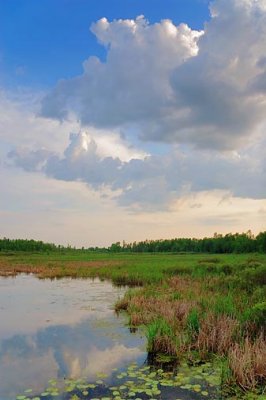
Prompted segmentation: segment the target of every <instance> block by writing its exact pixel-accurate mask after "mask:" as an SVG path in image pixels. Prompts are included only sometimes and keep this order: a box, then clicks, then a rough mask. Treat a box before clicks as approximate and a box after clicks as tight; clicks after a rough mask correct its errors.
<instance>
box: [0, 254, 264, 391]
mask: <svg viewBox="0 0 266 400" xmlns="http://www.w3.org/2000/svg"><path fill="white" fill-rule="evenodd" d="M20 272H27V273H31V272H33V273H35V274H37V275H38V276H39V277H40V278H46V277H50V278H55V277H58V278H59V277H63V276H72V277H84V278H85V277H95V276H99V277H101V278H108V279H111V280H113V282H115V283H116V284H127V285H131V286H135V285H137V286H140V287H139V288H137V289H136V288H134V289H130V290H129V291H128V292H127V294H126V296H125V297H124V298H123V299H122V300H121V301H119V303H118V304H117V305H116V310H117V311H121V310H125V311H127V312H128V314H129V318H130V324H131V325H132V326H141V325H142V326H144V329H145V332H146V335H147V339H148V350H149V352H150V353H151V354H153V355H155V356H156V355H158V354H164V355H170V356H175V357H177V358H183V357H186V358H187V359H188V360H189V362H190V363H191V364H193V363H194V364H195V363H198V362H200V360H208V359H209V358H210V357H212V356H213V355H215V356H217V357H219V359H221V360H223V383H224V389H225V390H229V391H230V390H232V388H234V387H238V388H240V390H241V391H242V392H248V393H252V392H253V393H256V392H257V393H264V391H265V383H266V361H265V360H266V341H265V335H266V332H265V331H266V301H265V299H266V256H265V255H262V254H258V255H256V254H255V255H254V254H252V255H249V254H246V255H245V254H241V255H234V254H230V255H202V254H194V255H193V254H192V255H189V254H183V255H181V254H141V255H139V254H96V253H77V252H76V253H75V252H73V253H66V254H63V253H62V254H57V253H56V254H52V253H51V254H19V253H16V254H15V253H14V254H12V253H9V254H1V255H0V274H1V275H5V276H9V275H16V274H17V273H20Z"/></svg>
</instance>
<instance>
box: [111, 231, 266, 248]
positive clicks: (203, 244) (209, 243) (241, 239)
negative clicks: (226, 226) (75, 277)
mask: <svg viewBox="0 0 266 400" xmlns="http://www.w3.org/2000/svg"><path fill="white" fill-rule="evenodd" d="M109 251H111V252H135V253H146V252H147V253H167V252H169V253H188V252H190V253H253V252H260V253H266V231H265V232H261V233H259V234H258V235H257V236H254V235H252V233H251V231H248V232H247V233H235V234H232V233H228V234H226V235H224V236H223V235H221V234H217V233H215V234H214V236H213V237H212V238H204V239H195V238H194V239H191V238H176V239H165V240H144V241H142V242H133V243H125V242H123V243H122V245H121V243H120V242H117V243H113V244H112V245H111V246H110V247H109Z"/></svg>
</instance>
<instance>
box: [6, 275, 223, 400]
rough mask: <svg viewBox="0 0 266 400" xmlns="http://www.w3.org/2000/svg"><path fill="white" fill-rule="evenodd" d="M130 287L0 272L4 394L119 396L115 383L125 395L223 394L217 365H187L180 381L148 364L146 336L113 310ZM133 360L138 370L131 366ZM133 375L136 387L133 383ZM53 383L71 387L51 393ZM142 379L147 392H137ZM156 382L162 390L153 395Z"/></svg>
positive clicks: (195, 398) (166, 398)
mask: <svg viewBox="0 0 266 400" xmlns="http://www.w3.org/2000/svg"><path fill="white" fill-rule="evenodd" d="M124 292H125V289H122V288H117V287H114V286H113V285H112V284H111V283H110V282H102V281H100V280H98V279H95V280H90V279H69V278H63V279H60V280H56V279H55V280H48V279H47V280H39V279H37V278H36V277H34V276H32V275H23V274H22V275H18V276H17V277H12V278H11V277H10V278H1V277H0V400H13V399H16V396H17V395H18V394H20V395H22V397H21V398H23V396H25V398H29V399H33V398H34V397H35V396H37V397H38V398H40V399H41V400H42V399H47V400H50V399H53V398H54V399H63V400H68V399H77V398H79V399H86V400H87V399H91V398H92V397H93V398H97V399H98V398H99V399H101V398H106V399H107V398H110V399H113V398H119V399H121V398H122V397H120V396H117V395H115V394H114V393H116V392H117V389H114V388H113V389H112V390H110V387H112V386H113V387H114V386H115V385H116V387H117V388H118V390H120V389H119V387H122V388H123V387H124V388H123V389H121V391H122V392H123V393H124V395H123V398H127V399H128V398H136V399H137V398H138V399H139V398H141V399H150V398H154V397H155V398H156V399H163V400H174V399H182V400H189V399H190V400H199V399H203V398H204V399H206V398H207V399H217V398H218V397H217V396H216V394H215V390H214V389H213V387H214V386H215V380H216V379H217V376H215V374H214V372H213V369H212V366H211V365H206V366H203V367H201V366H200V367H198V368H197V369H195V370H194V371H192V369H191V368H189V367H188V366H184V367H183V368H182V367H181V368H180V369H179V370H178V372H177V375H175V376H174V378H173V379H174V380H175V382H177V384H178V386H175V387H173V385H172V383H171V382H170V381H168V377H167V376H166V377H165V373H164V372H163V370H160V369H159V370H156V371H155V372H154V367H151V368H153V369H152V370H151V369H149V367H147V354H146V352H145V347H146V341H145V338H144V337H143V335H141V333H140V332H137V333H132V332H130V330H129V329H128V327H127V326H126V322H127V318H126V316H123V315H121V316H119V317H117V316H116V314H115V313H114V310H113V305H114V303H115V302H116V300H117V299H118V298H119V297H121V296H123V294H124ZM132 363H135V366H133V370H132V369H127V368H128V366H129V365H131V366H130V367H129V368H132ZM158 371H159V372H158ZM160 371H161V372H160ZM99 373H100V374H101V375H102V376H100V375H99ZM155 374H156V376H155ZM160 374H161V375H160ZM80 378H82V379H83V382H81V381H80ZM69 379H71V380H73V381H68V380H69ZM101 379H104V382H102V383H101ZM129 379H131V380H132V381H134V380H135V381H137V386H136V385H133V386H130V385H131V384H130V382H129V381H128V380H129ZM205 379H208V382H205V383H203V381H204V380H205ZM49 380H50V383H49ZM51 380H52V381H51ZM158 380H159V382H160V383H158ZM156 381H157V383H156ZM51 382H52V383H51ZM73 382H75V383H73ZM89 382H91V383H92V382H95V383H97V382H98V383H97V387H96V388H95V389H91V388H86V384H88V383H89ZM128 382H129V383H128ZM131 383H132V382H131ZM53 385H57V386H59V388H60V385H61V386H64V388H67V387H68V389H69V390H70V393H67V392H66V391H65V389H64V394H59V395H58V393H56V392H55V393H53ZM73 385H74V386H73ZM119 385H120V386H119ZM141 385H144V389H145V385H146V389H147V388H148V391H147V390H146V392H145V390H144V392H136V393H135V394H134V388H135V390H137V389H136V388H137V387H138V388H140V386H141ZM154 385H157V387H158V388H159V389H160V391H161V392H160V394H159V393H158V394H157V395H149V389H150V388H151V389H152V387H153V390H154V387H155V386H154ZM193 385H194V386H193ZM48 386H50V392H49V393H47V390H46V389H47V387H48ZM71 386H73V387H75V389H73V387H72V388H71ZM126 386H127V388H126V389H125V387H126ZM197 386H198V388H197ZM82 387H83V388H82ZM80 388H81V389H80ZM84 388H85V389H84ZM191 388H192V389H194V390H193V391H192V389H191ZM27 389H31V390H32V391H31V392H29V393H27ZM125 390H127V392H125ZM48 391H49V389H48ZM82 391H83V392H84V393H83V394H82ZM112 391H113V393H112ZM121 391H120V395H121ZM87 392H89V393H90V395H88V393H87ZM59 393H62V392H61V391H60V389H59ZM126 393H127V394H126ZM139 393H141V394H139ZM202 393H203V394H202ZM42 394H43V395H42ZM77 394H78V397H75V396H76V395H77ZM121 396H122V395H121Z"/></svg>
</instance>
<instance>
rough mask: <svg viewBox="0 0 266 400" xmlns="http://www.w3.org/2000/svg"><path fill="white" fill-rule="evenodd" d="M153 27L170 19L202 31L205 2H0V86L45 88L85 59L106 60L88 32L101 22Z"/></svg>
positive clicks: (68, 74)
mask: <svg viewBox="0 0 266 400" xmlns="http://www.w3.org/2000/svg"><path fill="white" fill-rule="evenodd" d="M141 14H144V16H145V17H146V18H147V19H148V20H149V21H150V22H151V23H154V22H158V21H160V20H161V19H164V18H169V19H172V20H173V21H174V22H175V24H179V23H181V22H183V21H186V22H187V23H188V25H189V26H191V27H192V28H194V29H203V24H204V22H205V21H206V20H208V19H209V10H208V2H207V0H206V1H205V0H164V1H162V0H126V1H125V0H111V1H110V0H101V1H99V0H45V1H41V0H12V1H5V0H1V1H0V46H1V64H0V65H1V72H2V73H1V75H2V77H1V81H2V84H5V85H7V86H9V87H14V86H16V85H25V86H34V87H38V88H44V87H47V86H50V85H53V84H55V83H56V81H57V80H58V79H61V78H69V77H72V76H75V75H77V74H80V73H81V72H82V67H81V64H82V62H83V61H84V60H85V59H86V58H87V57H88V56H89V55H96V56H98V57H100V58H104V57H105V54H106V53H105V49H104V48H103V47H102V46H100V45H99V44H98V43H97V40H96V38H95V36H94V35H93V34H92V33H91V32H90V29H89V28H90V25H91V24H92V23H93V22H95V21H97V20H98V19H100V18H102V17H106V18H107V19H108V20H113V19H119V18H122V19H127V18H129V19H131V18H133V19H134V18H136V17H137V16H138V15H141Z"/></svg>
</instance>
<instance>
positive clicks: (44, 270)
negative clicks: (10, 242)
mask: <svg viewBox="0 0 266 400" xmlns="http://www.w3.org/2000/svg"><path fill="white" fill-rule="evenodd" d="M119 264H120V262H116V263H114V262H112V261H104V260H98V261H75V262H73V261H64V264H63V265H62V262H60V261H53V262H48V263H47V264H38V265H29V264H13V263H10V262H8V261H7V260H0V276H16V275H18V274H21V273H25V274H35V275H37V276H38V277H39V278H59V277H63V276H64V277H80V276H82V271H83V272H85V273H86V270H88V269H92V268H102V267H115V266H117V265H119Z"/></svg>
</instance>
